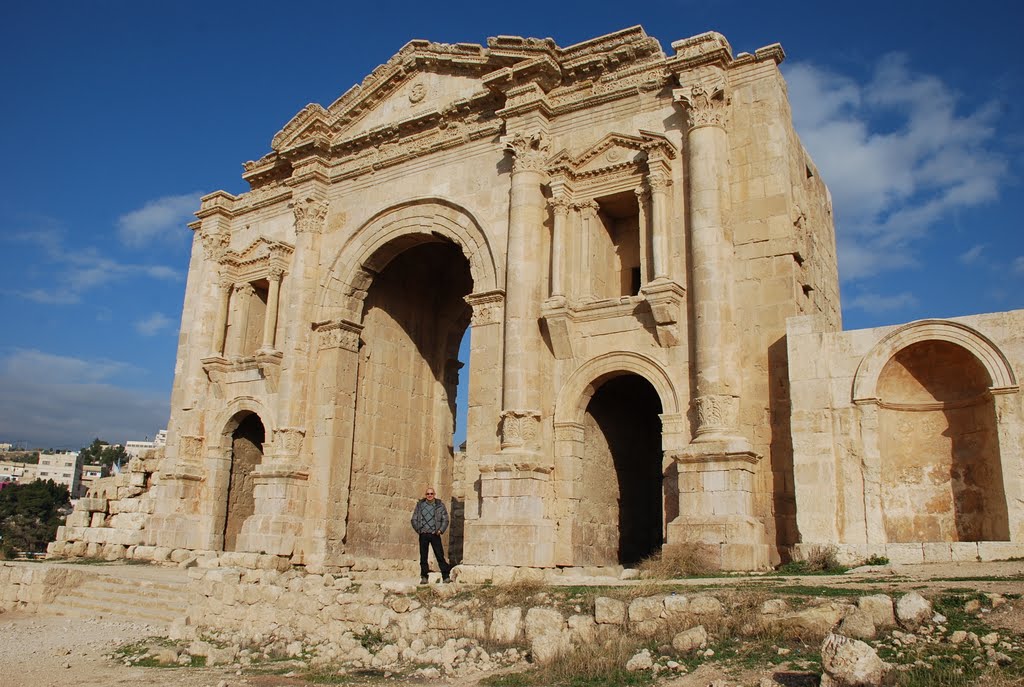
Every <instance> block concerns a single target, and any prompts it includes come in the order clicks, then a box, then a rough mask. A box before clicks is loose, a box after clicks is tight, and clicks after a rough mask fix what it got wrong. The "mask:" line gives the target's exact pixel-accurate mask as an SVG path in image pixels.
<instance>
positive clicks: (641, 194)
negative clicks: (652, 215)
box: [633, 186, 651, 204]
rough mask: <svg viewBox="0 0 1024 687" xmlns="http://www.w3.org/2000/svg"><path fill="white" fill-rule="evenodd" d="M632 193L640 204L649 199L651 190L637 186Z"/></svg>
mask: <svg viewBox="0 0 1024 687" xmlns="http://www.w3.org/2000/svg"><path fill="white" fill-rule="evenodd" d="M633 193H634V195H636V200H637V202H638V203H640V204H643V203H646V202H647V201H649V200H650V199H651V190H650V189H649V188H647V187H646V186H638V187H637V188H635V189H633Z"/></svg>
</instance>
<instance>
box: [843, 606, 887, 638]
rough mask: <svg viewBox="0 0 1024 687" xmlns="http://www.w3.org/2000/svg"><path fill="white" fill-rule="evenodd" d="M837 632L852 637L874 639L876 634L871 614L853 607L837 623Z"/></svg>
mask: <svg viewBox="0 0 1024 687" xmlns="http://www.w3.org/2000/svg"><path fill="white" fill-rule="evenodd" d="M837 632H838V633H839V634H841V635H844V636H846V637H852V638H854V639H874V638H875V635H876V634H877V630H876V629H875V623H874V621H873V620H872V619H871V614H869V613H868V612H867V611H865V610H862V609H861V608H859V607H857V608H853V609H851V610H850V612H849V613H847V614H846V617H845V618H843V619H842V621H840V623H839V628H838V630H837Z"/></svg>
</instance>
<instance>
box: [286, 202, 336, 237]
mask: <svg viewBox="0 0 1024 687" xmlns="http://www.w3.org/2000/svg"><path fill="white" fill-rule="evenodd" d="M327 207H328V206H327V201H318V200H315V199H313V198H307V199H306V200H305V201H300V202H297V203H292V204H291V208H292V214H293V215H294V216H295V232H296V233H298V234H306V233H309V234H320V233H323V230H324V221H325V220H326V219H327Z"/></svg>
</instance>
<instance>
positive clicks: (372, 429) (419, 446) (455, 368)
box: [345, 232, 474, 560]
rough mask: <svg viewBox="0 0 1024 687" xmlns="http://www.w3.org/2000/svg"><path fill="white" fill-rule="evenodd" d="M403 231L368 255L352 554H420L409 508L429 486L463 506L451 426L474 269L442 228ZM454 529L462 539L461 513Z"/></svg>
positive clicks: (453, 508) (349, 540)
mask: <svg viewBox="0 0 1024 687" xmlns="http://www.w3.org/2000/svg"><path fill="white" fill-rule="evenodd" d="M396 240H397V241H399V242H400V243H399V244H398V245H396V244H385V245H383V246H381V248H380V251H379V252H377V253H375V254H374V255H372V256H370V258H369V262H370V263H372V264H373V265H374V270H373V274H372V280H371V282H370V283H369V284H368V285H367V288H366V292H365V294H366V295H365V298H363V299H362V313H361V321H362V326H363V329H362V332H361V335H360V339H361V342H362V347H361V348H360V351H359V356H358V369H357V373H356V402H355V421H354V438H353V445H352V462H351V470H352V473H351V477H350V482H349V484H350V488H349V507H348V514H347V520H348V522H347V526H346V536H345V547H346V551H347V552H348V553H349V554H351V555H354V556H366V557H373V558H385V559H404V560H414V559H415V556H416V546H417V543H416V540H415V539H414V538H413V537H412V536H411V534H410V529H409V514H410V513H411V512H412V509H413V506H414V504H415V502H416V500H417V499H419V498H420V497H422V495H423V490H424V487H426V486H428V485H432V486H434V487H435V488H436V489H437V491H438V495H439V496H442V497H443V498H444V499H445V501H446V502H447V504H448V505H449V511H450V512H452V514H453V515H455V514H456V513H459V512H461V508H459V507H457V506H458V504H454V503H452V501H451V496H452V478H453V460H454V451H453V448H454V447H453V446H452V436H453V432H454V422H455V413H456V409H455V400H456V393H457V387H458V377H459V368H460V367H461V364H460V363H459V360H458V353H459V344H460V342H461V340H462V337H463V334H464V333H465V331H466V328H467V327H468V325H469V322H470V315H471V309H470V306H469V305H468V304H467V302H466V300H465V297H466V296H467V295H469V294H470V293H472V291H473V286H474V279H473V272H472V270H471V263H470V260H469V259H467V257H466V254H465V253H464V252H463V248H462V247H461V246H460V245H459V244H457V243H455V242H453V241H451V240H448V239H447V238H445V237H444V236H442V235H439V234H436V233H430V232H421V233H417V234H415V235H404V236H402V237H400V238H399V239H396ZM453 520H454V518H453ZM450 531H451V532H452V533H453V539H454V538H455V535H456V533H458V532H459V531H461V528H460V523H458V522H453V523H452V528H451V530H450ZM450 553H451V556H450V557H451V558H453V559H456V560H457V559H458V557H459V555H460V554H459V551H458V550H455V551H450Z"/></svg>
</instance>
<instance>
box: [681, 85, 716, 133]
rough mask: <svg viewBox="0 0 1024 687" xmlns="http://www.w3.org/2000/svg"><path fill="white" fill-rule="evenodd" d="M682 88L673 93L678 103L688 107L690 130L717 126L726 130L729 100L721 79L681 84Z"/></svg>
mask: <svg viewBox="0 0 1024 687" xmlns="http://www.w3.org/2000/svg"><path fill="white" fill-rule="evenodd" d="M680 85H682V86H683V87H682V88H679V89H676V90H675V91H673V96H674V97H675V100H676V102H681V103H684V104H685V105H686V108H687V115H688V116H689V118H690V122H689V123H690V128H691V129H696V128H698V127H702V126H717V127H719V128H722V129H724V128H725V120H726V113H727V109H728V108H727V106H728V104H729V99H728V98H727V97H726V93H725V82H724V81H723V80H721V79H711V80H707V81H697V82H694V83H691V84H684V83H681V84H680Z"/></svg>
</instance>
